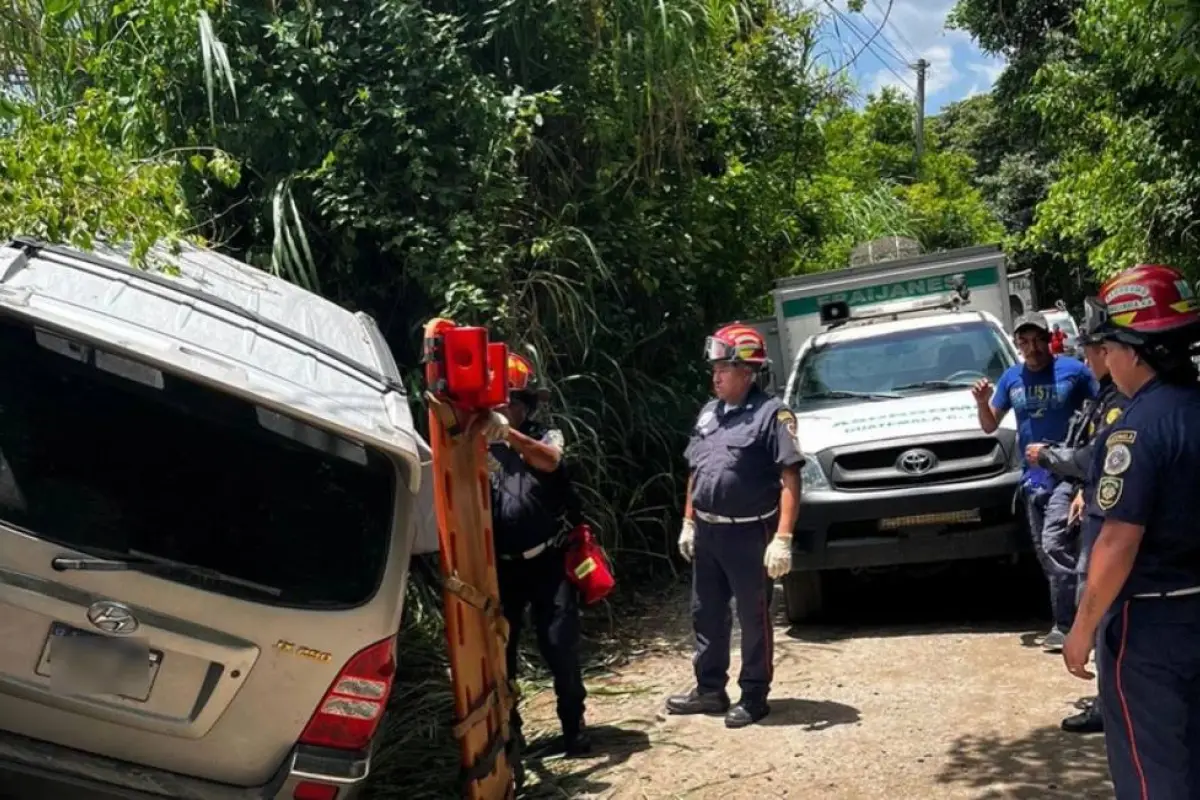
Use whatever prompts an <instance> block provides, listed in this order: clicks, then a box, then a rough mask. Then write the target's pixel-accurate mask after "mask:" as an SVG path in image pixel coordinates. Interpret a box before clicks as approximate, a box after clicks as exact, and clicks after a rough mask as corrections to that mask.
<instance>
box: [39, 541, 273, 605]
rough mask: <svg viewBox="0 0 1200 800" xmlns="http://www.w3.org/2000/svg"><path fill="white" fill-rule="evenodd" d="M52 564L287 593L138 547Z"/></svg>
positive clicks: (58, 569) (60, 567)
mask: <svg viewBox="0 0 1200 800" xmlns="http://www.w3.org/2000/svg"><path fill="white" fill-rule="evenodd" d="M50 567H51V568H52V569H54V570H55V571H56V572H67V571H69V570H85V571H97V572H125V571H128V570H145V571H150V572H160V571H161V572H167V573H174V574H177V575H187V576H189V577H193V578H203V579H205V580H210V581H214V582H216V583H225V584H229V585H233V586H241V587H243V588H246V589H252V590H254V591H256V592H259V593H261V594H267V595H270V596H272V597H279V596H281V595H282V594H283V590H282V589H277V588H275V587H274V586H266V585H265V584H261V583H255V582H254V581H248V580H245V579H243V578H235V577H234V576H232V575H226V574H225V573H223V572H218V571H217V570H215V569H209V568H207V567H200V566H196V565H195V564H187V563H184V562H182V561H172V560H171V559H169V558H162V557H161V556H152V555H150V554H149V553H140V552H138V551H137V550H129V551H127V552H126V553H123V554H120V555H119V556H118V557H116V558H70V557H68V556H56V557H55V558H53V559H51V560H50Z"/></svg>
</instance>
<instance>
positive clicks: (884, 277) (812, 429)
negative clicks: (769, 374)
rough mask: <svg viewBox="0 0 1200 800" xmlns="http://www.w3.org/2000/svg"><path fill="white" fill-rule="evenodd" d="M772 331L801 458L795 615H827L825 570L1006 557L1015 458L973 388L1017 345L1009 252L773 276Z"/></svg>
mask: <svg viewBox="0 0 1200 800" xmlns="http://www.w3.org/2000/svg"><path fill="white" fill-rule="evenodd" d="M774 297H775V310H776V317H775V319H772V320H760V321H758V322H757V323H756V325H757V327H758V328H759V330H760V331H762V332H763V333H764V334H766V335H767V338H768V349H769V350H770V351H771V355H772V360H773V363H774V364H775V365H776V367H777V369H776V373H777V375H784V374H786V375H787V379H786V386H785V387H781V386H780V385H779V384H782V383H783V382H782V381H779V380H778V379H777V381H776V384H775V385H774V386H773V387H771V388H773V389H775V390H777V391H778V390H779V389H780V388H783V392H782V394H783V399H784V402H785V403H787V404H788V406H789V407H790V408H792V410H793V411H795V412H796V417H797V422H798V424H797V434H798V439H799V442H800V446H801V449H802V450H803V452H804V453H805V456H806V459H807V463H806V465H805V467H804V470H803V482H804V489H803V498H802V501H801V510H800V518H799V520H798V522H797V525H796V531H795V537H794V540H793V541H794V552H793V571H792V573H791V574H790V575H788V576H787V577H786V578H785V579H784V590H785V597H786V600H787V610H788V616H789V618H790V619H791V620H792V621H794V622H798V621H801V620H803V619H806V618H808V617H809V616H811V615H813V614H814V613H816V612H818V611H819V610H820V609H821V606H822V599H823V593H822V573H823V572H826V571H830V570H861V569H872V568H887V567H899V566H901V565H912V564H930V563H935V562H946V561H954V560H958V559H968V558H988V557H1011V556H1013V555H1015V554H1017V553H1020V552H1022V551H1024V550H1027V549H1028V542H1027V537H1025V536H1024V534H1023V532H1022V528H1021V526H1020V525H1019V523H1018V517H1017V505H1016V497H1017V487H1018V484H1019V481H1020V473H1021V455H1022V454H1021V453H1020V452H1019V449H1018V447H1017V435H1016V428H1015V423H1014V420H1013V418H1012V415H1009V416H1008V418H1007V419H1006V420H1005V421H1004V424H1003V425H1002V426H1001V428H1000V429H999V430H998V431H996V432H995V433H993V434H985V433H984V432H983V431H982V430H981V429H980V427H979V423H978V421H977V418H976V412H975V403H974V400H973V398H972V397H971V392H970V387H971V385H972V384H973V383H974V382H975V381H976V380H978V379H979V378H981V377H985V376H986V377H988V378H990V379H991V380H992V381H993V382H994V381H995V380H997V379H998V378H999V377H1000V374H1001V373H1003V371H1004V370H1005V369H1007V368H1008V367H1009V366H1011V365H1012V364H1015V363H1017V361H1018V359H1019V355H1018V353H1017V351H1016V349H1015V347H1014V346H1013V342H1012V336H1011V333H1010V331H1011V329H1012V320H1011V305H1010V294H1009V291H1008V287H1007V281H1006V275H1005V270H1004V254H1003V253H1002V252H1001V251H1000V249H999V248H997V247H972V248H964V249H960V250H953V251H948V252H943V253H934V254H929V255H923V256H916V257H911V258H903V259H896V260H892V261H884V262H881V263H876V264H871V265H867V266H861V267H851V268H848V269H842V270H836V271H831V272H826V273H819V274H813V275H803V276H799V277H795V278H787V279H784V280H781V281H779V283H778V285H777V286H776V289H775V293H774Z"/></svg>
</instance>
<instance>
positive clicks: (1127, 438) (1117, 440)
mask: <svg viewBox="0 0 1200 800" xmlns="http://www.w3.org/2000/svg"><path fill="white" fill-rule="evenodd" d="M1136 441H1137V431H1114V432H1112V433H1110V434H1109V435H1108V438H1107V439H1105V440H1104V446H1105V447H1115V446H1116V445H1119V444H1133V443H1134V442H1136Z"/></svg>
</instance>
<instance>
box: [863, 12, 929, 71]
mask: <svg viewBox="0 0 1200 800" xmlns="http://www.w3.org/2000/svg"><path fill="white" fill-rule="evenodd" d="M871 5H873V6H875V8H876V10H877V11H879V12H880V13H882V12H883V9H882V8H880V6H879V3H878V2H877V0H871ZM888 27H889V28H891V30H892V33H894V34H896V37H897V38H898V39H899V40H900V41H901V43H903V44H904V46H905V47H907V48H908V55H907V56H906V59H907V60H909V61H916V60H917V59H918V58H920V56H919V55H918V54H917V48H915V47H913V43H912V42H910V41H909V40H908V39H907V38H905V36H904V33H903V32H902V31H901V30H900V28H899V26H897V25H896V23H894V22H889V23H888ZM902 55H903V54H902Z"/></svg>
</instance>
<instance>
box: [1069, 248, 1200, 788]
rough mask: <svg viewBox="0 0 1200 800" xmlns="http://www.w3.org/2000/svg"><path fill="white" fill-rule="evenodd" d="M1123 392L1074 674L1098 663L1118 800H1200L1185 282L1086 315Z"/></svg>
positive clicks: (1100, 445) (1192, 427) (1154, 277)
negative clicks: (1090, 660) (1092, 660)
mask: <svg viewBox="0 0 1200 800" xmlns="http://www.w3.org/2000/svg"><path fill="white" fill-rule="evenodd" d="M1086 311H1087V323H1086V328H1087V330H1089V331H1095V332H1096V334H1097V335H1099V336H1100V337H1101V338H1102V339H1103V341H1104V349H1105V361H1106V363H1107V364H1108V369H1109V372H1110V373H1111V374H1112V378H1113V382H1114V383H1115V384H1116V385H1117V388H1118V389H1119V390H1120V391H1121V393H1122V394H1123V395H1125V396H1126V397H1127V398H1129V401H1128V403H1127V404H1126V406H1125V410H1124V412H1123V413H1122V414H1121V417H1120V419H1118V420H1117V421H1116V423H1115V424H1114V425H1113V426H1112V427H1111V428H1110V429H1109V430H1108V431H1107V432H1106V433H1105V434H1104V437H1103V439H1102V440H1097V442H1096V452H1095V458H1094V460H1093V462H1092V467H1091V478H1090V480H1091V481H1092V482H1094V485H1095V487H1096V489H1095V494H1094V497H1093V503H1094V505H1095V507H1096V509H1095V510H1096V512H1097V513H1098V514H1100V515H1102V516H1103V519H1104V522H1103V524H1102V526H1101V528H1100V533H1099V536H1098V537H1097V539H1096V544H1095V546H1094V547H1093V548H1092V553H1091V559H1090V561H1091V563H1090V564H1089V565H1088V580H1087V586H1086V588H1085V590H1084V593H1083V598H1082V600H1081V602H1080V604H1079V612H1078V615H1077V616H1076V621H1075V626H1074V627H1073V628H1072V629H1071V632H1070V635H1069V636H1068V637H1067V642H1066V644H1065V646H1064V647H1063V661H1064V663H1065V664H1066V667H1067V669H1068V670H1069V671H1070V672H1071V673H1072V674H1073V675H1076V676H1078V677H1080V678H1086V679H1090V678H1091V677H1092V675H1091V673H1090V672H1088V670H1087V662H1088V657H1089V656H1090V655H1091V652H1092V649H1093V647H1095V648H1096V650H1097V655H1096V658H1097V665H1098V672H1099V675H1100V696H1101V698H1102V700H1103V713H1104V732H1105V745H1106V748H1107V750H1108V764H1109V771H1110V773H1111V775H1112V779H1113V785H1114V787H1115V789H1116V796H1117V798H1118V800H1134V799H1135V798H1136V799H1137V800H1192V799H1193V798H1196V797H1200V771H1198V770H1200V508H1197V506H1196V505H1194V504H1195V503H1196V499H1195V498H1196V490H1197V487H1200V386H1197V384H1196V369H1195V367H1194V366H1193V365H1192V362H1191V358H1190V352H1189V350H1190V345H1191V344H1192V343H1193V342H1194V341H1195V339H1196V330H1197V327H1198V326H1200V307H1198V304H1197V301H1196V298H1195V296H1194V294H1193V292H1192V290H1191V287H1190V286H1188V284H1187V283H1186V282H1185V281H1184V280H1183V278H1182V276H1181V275H1180V274H1179V273H1178V272H1177V271H1175V270H1174V269H1171V268H1170V267H1163V266H1138V267H1134V268H1132V269H1130V270H1126V271H1125V272H1123V273H1121V274H1120V275H1118V276H1117V277H1116V278H1114V279H1112V280H1110V281H1109V282H1108V283H1106V284H1105V285H1104V286H1103V287H1101V290H1100V301H1099V302H1098V303H1088V304H1087V305H1086Z"/></svg>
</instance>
